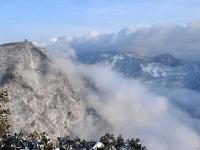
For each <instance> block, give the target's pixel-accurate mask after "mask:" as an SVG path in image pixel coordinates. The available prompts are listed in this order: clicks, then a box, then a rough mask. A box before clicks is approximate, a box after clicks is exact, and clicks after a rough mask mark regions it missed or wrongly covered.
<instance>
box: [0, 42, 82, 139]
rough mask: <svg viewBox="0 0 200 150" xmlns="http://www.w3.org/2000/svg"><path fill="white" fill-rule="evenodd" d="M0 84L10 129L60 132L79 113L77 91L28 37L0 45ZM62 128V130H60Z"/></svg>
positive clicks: (66, 130)
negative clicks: (7, 96) (5, 90)
mask: <svg viewBox="0 0 200 150" xmlns="http://www.w3.org/2000/svg"><path fill="white" fill-rule="evenodd" d="M0 68H1V69H0V86H1V87H6V88H9V91H10V96H11V99H12V100H11V104H10V110H11V113H12V115H11V121H12V122H13V124H14V126H13V128H14V130H15V131H20V130H23V131H25V132H33V131H38V132H43V131H46V132H47V133H48V134H49V135H54V136H60V135H63V134H67V133H68V129H69V126H70V123H71V122H73V121H74V120H76V119H77V118H78V117H79V114H80V113H81V107H82V105H81V102H80V100H79V99H80V98H79V92H78V91H77V89H76V87H74V86H73V84H71V82H70V80H69V79H68V76H66V75H65V74H64V73H63V72H61V71H60V70H56V69H55V68H53V67H52V60H50V59H49V58H48V56H47V55H46V54H45V49H42V48H39V47H37V46H35V45H33V44H32V43H31V42H29V41H24V42H18V43H8V44H3V45H0ZM63 131H65V132H63Z"/></svg>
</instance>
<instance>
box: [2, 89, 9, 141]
mask: <svg viewBox="0 0 200 150" xmlns="http://www.w3.org/2000/svg"><path fill="white" fill-rule="evenodd" d="M9 101H10V97H9V95H8V89H3V90H2V91H1V93H0V138H2V137H3V136H4V135H5V134H6V133H7V132H9V131H10V130H11V124H10V122H9V120H8V115H10V110H9V109H8V108H7V106H6V104H7V103H8V102H9Z"/></svg>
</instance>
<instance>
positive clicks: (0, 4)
mask: <svg viewBox="0 0 200 150" xmlns="http://www.w3.org/2000/svg"><path fill="white" fill-rule="evenodd" d="M196 20H200V0H0V35H1V36H0V43H2V42H8V41H17V40H23V39H24V38H25V37H27V38H29V39H31V40H36V41H40V40H41V41H42V40H46V39H48V38H50V37H55V36H59V35H69V34H85V33H87V32H90V31H92V30H97V31H99V32H103V33H107V32H116V31H118V30H120V29H121V28H124V27H127V26H137V25H143V24H144V25H146V24H148V25H153V24H157V23H170V24H181V25H186V24H188V23H189V22H191V21H196Z"/></svg>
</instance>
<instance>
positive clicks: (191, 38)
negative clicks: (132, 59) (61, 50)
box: [61, 21, 200, 58]
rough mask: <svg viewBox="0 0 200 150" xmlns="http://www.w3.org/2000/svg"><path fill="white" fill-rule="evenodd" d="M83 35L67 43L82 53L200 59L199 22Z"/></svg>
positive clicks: (130, 28) (65, 42) (66, 42)
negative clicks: (158, 55)
mask: <svg viewBox="0 0 200 150" xmlns="http://www.w3.org/2000/svg"><path fill="white" fill-rule="evenodd" d="M89 35H92V36H89V37H90V38H88V35H87V36H82V37H80V36H79V37H75V38H71V40H68V41H63V40H62V42H61V43H62V44H63V45H65V44H67V45H69V46H71V47H72V48H73V49H74V50H75V51H76V52H79V51H111V50H114V51H135V52H137V53H139V54H141V55H148V56H153V55H157V54H160V53H171V54H174V55H175V56H177V57H183V58H198V57H199V56H200V51H199V49H200V24H199V22H198V21H196V22H192V23H190V24H188V25H187V26H179V25H169V24H159V25H154V26H151V27H150V26H148V25H146V26H142V25H140V26H139V27H129V28H124V29H122V30H120V31H119V32H117V33H114V34H100V35H99V34H97V33H96V32H92V34H89Z"/></svg>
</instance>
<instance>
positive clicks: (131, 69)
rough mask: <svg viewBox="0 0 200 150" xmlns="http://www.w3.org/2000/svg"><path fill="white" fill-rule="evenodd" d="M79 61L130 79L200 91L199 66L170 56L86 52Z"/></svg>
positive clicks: (79, 57) (80, 56)
mask: <svg viewBox="0 0 200 150" xmlns="http://www.w3.org/2000/svg"><path fill="white" fill-rule="evenodd" d="M78 59H79V61H81V62H83V63H86V64H93V65H101V66H104V67H107V68H110V69H112V70H115V71H117V72H119V73H121V74H123V75H124V76H126V77H129V78H137V79H141V80H144V81H148V82H153V83H158V84H159V85H162V86H174V85H176V86H181V87H186V88H189V89H192V90H197V91H200V66H199V65H198V64H196V63H194V62H187V61H183V60H180V59H178V58H176V57H174V56H172V55H171V54H161V55H157V56H155V57H146V56H139V55H135V54H133V55H131V54H130V53H115V52H88V53H85V54H84V53H82V54H79V55H78Z"/></svg>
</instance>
